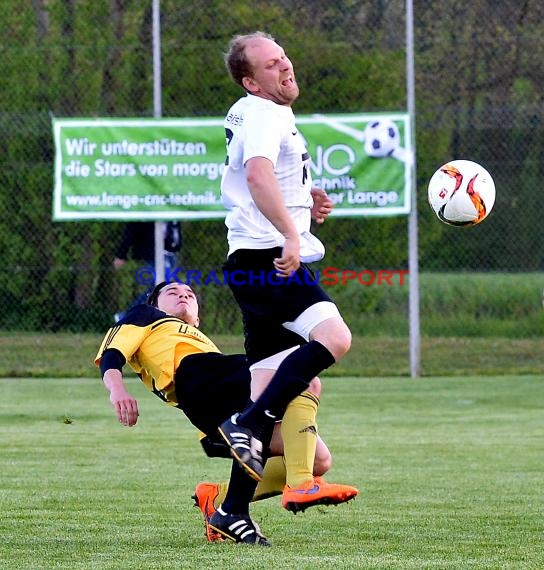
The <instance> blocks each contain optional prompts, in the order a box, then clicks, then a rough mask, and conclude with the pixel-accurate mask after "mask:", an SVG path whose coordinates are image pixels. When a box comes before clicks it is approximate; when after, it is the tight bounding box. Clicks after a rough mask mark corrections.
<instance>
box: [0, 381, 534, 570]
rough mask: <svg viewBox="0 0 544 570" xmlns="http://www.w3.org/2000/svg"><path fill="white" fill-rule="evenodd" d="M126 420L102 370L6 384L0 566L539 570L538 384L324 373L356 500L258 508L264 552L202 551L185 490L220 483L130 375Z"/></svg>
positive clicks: (182, 425)
mask: <svg viewBox="0 0 544 570" xmlns="http://www.w3.org/2000/svg"><path fill="white" fill-rule="evenodd" d="M128 383H129V387H130V389H131V390H132V391H133V393H134V394H135V395H136V396H137V397H138V398H139V404H140V411H141V418H140V422H139V424H138V425H137V426H136V427H135V428H133V429H127V428H123V427H121V426H120V425H119V424H118V422H117V421H116V419H115V417H114V415H113V411H112V410H111V408H110V404H109V400H108V397H107V392H106V391H105V389H104V388H103V387H102V385H101V382H100V380H99V379H98V378H97V377H96V376H95V377H94V378H92V379H85V378H80V379H66V378H65V379H62V378H57V379H43V378H42V379H40V378H31V379H25V378H18V379H9V378H4V379H0V389H1V392H2V395H3V397H2V399H1V402H0V431H1V433H2V436H3V437H2V440H1V443H0V446H1V447H0V448H1V451H0V457H1V458H2V465H1V471H0V477H1V482H2V484H1V486H0V536H1V540H0V568H2V569H3V570H15V569H16V570H23V569H24V570H31V569H32V570H50V569H63V570H65V569H66V570H67V569H70V570H95V569H97V570H98V569H99V570H110V569H112V570H113V569H146V570H152V569H160V570H164V569H170V568H172V569H173V568H176V569H180V568H181V569H201V568H210V569H212V568H213V569H214V570H227V569H229V570H230V569H232V568H238V567H243V568H251V569H252V570H253V569H255V570H260V569H263V570H264V569H270V568H275V569H283V568H286V569H291V568H292V569H297V570H305V569H321V568H338V569H340V570H343V569H352V568H353V569H392V570H397V569H418V570H419V569H453V568H455V569H463V570H464V569H489V570H496V569H512V570H520V569H535V570H536V569H540V568H543V567H544V548H543V540H542V539H543V536H544V534H543V533H544V495H543V492H542V489H543V469H542V465H543V463H542V461H543V456H544V403H543V402H544V380H543V378H542V376H541V375H538V376H531V375H524V376H514V375H501V376H488V377H475V376H467V377H464V378H439V377H434V378H426V379H421V380H410V379H407V378H379V379H378V378H373V379H370V378H355V377H345V378H332V377H329V378H325V379H324V382H323V384H324V393H323V398H322V405H321V407H320V412H319V420H320V431H321V434H322V435H323V437H324V438H325V440H326V441H327V442H328V444H329V446H330V448H331V450H332V452H333V454H334V457H335V463H334V466H333V468H332V470H331V472H330V475H329V477H328V478H329V480H331V481H332V480H336V481H342V482H346V483H352V484H355V485H357V486H358V487H359V488H360V489H361V495H360V496H359V497H358V498H357V499H356V500H355V501H354V502H352V503H349V504H347V505H341V506H339V507H329V508H325V507H318V508H313V509H310V510H308V511H307V512H306V513H304V514H299V515H297V516H294V515H292V514H290V513H287V512H286V511H284V510H282V509H281V506H280V499H279V498H278V497H275V498H272V499H268V500H266V501H262V502H260V503H256V504H255V505H254V507H253V516H254V518H255V519H256V520H257V521H258V522H259V523H260V525H261V528H262V530H263V531H264V532H265V534H266V535H267V537H268V538H269V539H270V540H271V541H272V543H273V545H274V546H273V548H271V549H262V548H255V547H247V546H240V545H232V544H207V543H206V542H205V539H204V536H203V526H202V523H201V519H200V516H199V511H198V510H197V509H196V508H194V507H193V506H192V501H191V499H190V495H191V493H192V491H193V488H194V485H195V483H197V482H198V481H200V480H219V479H224V478H226V477H227V475H228V463H229V462H228V461H227V460H222V459H208V458H206V457H205V456H204V455H203V453H202V452H201V451H200V449H199V446H198V443H197V439H196V434H195V431H194V430H193V429H192V428H191V426H190V425H189V423H188V422H187V420H186V419H185V418H184V416H183V415H182V414H181V413H180V412H178V411H177V410H174V409H171V408H168V407H167V406H165V405H164V404H162V403H161V402H160V401H159V400H158V399H156V398H155V397H154V396H152V395H151V394H149V393H147V392H145V389H144V388H143V386H142V385H141V384H140V383H139V381H137V380H136V379H134V378H131V379H129V380H128Z"/></svg>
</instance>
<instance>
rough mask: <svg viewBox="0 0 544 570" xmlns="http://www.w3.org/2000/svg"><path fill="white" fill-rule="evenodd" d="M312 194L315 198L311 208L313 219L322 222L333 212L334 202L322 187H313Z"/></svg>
mask: <svg viewBox="0 0 544 570" xmlns="http://www.w3.org/2000/svg"><path fill="white" fill-rule="evenodd" d="M311 194H312V198H313V199H314V205H313V206H312V208H311V210H310V212H311V215H312V220H314V221H315V222H317V223H318V224H322V223H323V222H324V221H325V220H326V219H327V217H328V216H329V214H330V213H331V212H332V209H333V208H334V202H333V201H332V200H331V199H330V198H329V196H328V194H327V193H326V192H325V190H323V189H322V188H312V190H311Z"/></svg>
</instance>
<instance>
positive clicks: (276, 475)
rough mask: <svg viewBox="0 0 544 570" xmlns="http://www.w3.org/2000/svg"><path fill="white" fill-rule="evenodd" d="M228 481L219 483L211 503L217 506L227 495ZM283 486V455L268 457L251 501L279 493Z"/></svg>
mask: <svg viewBox="0 0 544 570" xmlns="http://www.w3.org/2000/svg"><path fill="white" fill-rule="evenodd" d="M228 486H229V483H228V481H224V482H223V483H219V493H218V494H217V497H215V499H214V501H213V504H214V506H215V508H217V507H218V506H219V505H220V504H221V503H222V502H223V501H224V500H225V497H226V496H227V488H228ZM284 487H285V462H284V460H283V457H270V458H269V459H268V460H267V462H266V464H265V466H264V471H263V478H262V481H260V482H259V484H258V485H257V488H256V489H255V495H253V499H252V500H253V501H262V500H263V499H268V498H269V497H275V496H276V495H281V493H282V492H283V488H284Z"/></svg>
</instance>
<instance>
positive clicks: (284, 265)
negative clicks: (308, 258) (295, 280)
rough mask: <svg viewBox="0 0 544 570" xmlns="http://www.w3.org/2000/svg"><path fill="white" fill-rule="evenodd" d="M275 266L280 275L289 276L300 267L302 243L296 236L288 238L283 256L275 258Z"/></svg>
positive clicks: (284, 245)
mask: <svg viewBox="0 0 544 570" xmlns="http://www.w3.org/2000/svg"><path fill="white" fill-rule="evenodd" d="M274 267H275V268H276V269H277V271H278V273H277V275H278V276H279V277H289V275H291V273H293V272H295V271H296V270H297V269H298V268H299V267H300V243H299V239H298V236H297V237H296V238H286V240H285V243H284V244H283V251H282V255H281V257H276V259H274Z"/></svg>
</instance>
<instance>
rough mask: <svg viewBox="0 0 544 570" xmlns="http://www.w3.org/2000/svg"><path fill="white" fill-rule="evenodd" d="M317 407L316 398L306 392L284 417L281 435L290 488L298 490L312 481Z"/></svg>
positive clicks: (297, 398)
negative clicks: (301, 485)
mask: <svg viewBox="0 0 544 570" xmlns="http://www.w3.org/2000/svg"><path fill="white" fill-rule="evenodd" d="M318 405H319V399H318V398H317V397H316V396H314V395H313V394H311V393H310V392H303V393H302V394H301V395H300V396H297V397H296V398H295V399H294V400H293V401H292V402H291V403H290V404H289V405H288V406H287V410H286V411H285V414H284V416H283V419H282V422H281V436H282V439H283V446H284V457H285V468H286V471H287V473H286V483H287V485H288V486H289V487H297V486H298V485H300V484H302V483H304V482H305V481H308V480H310V479H312V478H313V470H314V460H315V448H316V444H317V423H316V416H317V407H318Z"/></svg>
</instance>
